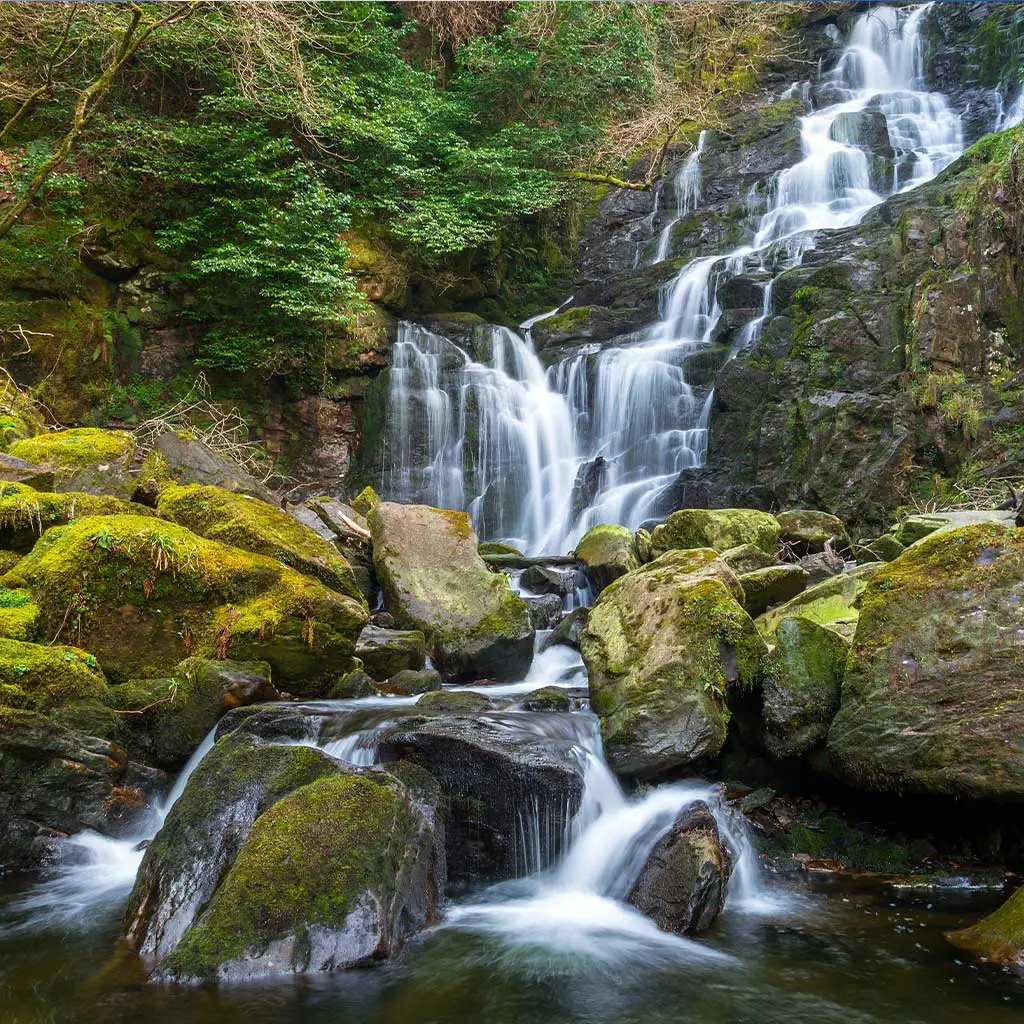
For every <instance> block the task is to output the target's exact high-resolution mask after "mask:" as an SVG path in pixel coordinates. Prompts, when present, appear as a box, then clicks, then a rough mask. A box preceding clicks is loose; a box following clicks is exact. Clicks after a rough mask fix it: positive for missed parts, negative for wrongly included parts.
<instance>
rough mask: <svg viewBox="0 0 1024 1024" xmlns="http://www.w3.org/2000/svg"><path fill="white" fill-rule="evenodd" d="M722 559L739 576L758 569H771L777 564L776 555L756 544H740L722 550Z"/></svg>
mask: <svg viewBox="0 0 1024 1024" xmlns="http://www.w3.org/2000/svg"><path fill="white" fill-rule="evenodd" d="M722 561H723V562H725V564H726V565H728V566H729V568H730V569H732V571H733V572H734V573H736V574H737V575H738V576H742V575H743V574H744V573H746V572H754V571H756V570H757V569H769V568H771V566H773V565H775V564H776V561H775V556H774V555H771V554H769V553H768V552H767V551H763V550H762V549H761V548H759V547H757V546H756V545H755V544H739V545H737V546H736V547H734V548H729V549H728V550H726V551H723V552H722Z"/></svg>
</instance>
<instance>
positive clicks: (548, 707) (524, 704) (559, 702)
mask: <svg viewBox="0 0 1024 1024" xmlns="http://www.w3.org/2000/svg"><path fill="white" fill-rule="evenodd" d="M519 706H520V707H521V708H522V709H523V710H524V711H569V710H571V708H572V699H571V698H570V697H569V694H568V693H567V692H566V691H565V690H563V689H562V688H561V687H560V686H542V687H541V688H540V689H539V690H533V691H531V692H530V693H528V694H527V695H526V696H525V697H524V698H523V699H522V700H521V701H520V703H519Z"/></svg>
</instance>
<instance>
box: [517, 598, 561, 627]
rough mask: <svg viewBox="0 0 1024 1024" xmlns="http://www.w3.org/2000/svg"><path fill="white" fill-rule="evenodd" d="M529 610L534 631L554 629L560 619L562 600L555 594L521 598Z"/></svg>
mask: <svg viewBox="0 0 1024 1024" xmlns="http://www.w3.org/2000/svg"><path fill="white" fill-rule="evenodd" d="M523 600H524V601H525V602H526V606H527V607H528V608H529V609H530V621H531V622H532V623H533V628H534V629H554V628H555V626H557V625H558V622H559V620H560V619H561V618H562V599H561V598H560V597H559V596H558V595H557V594H541V595H540V596H539V597H530V596H526V597H524V598H523Z"/></svg>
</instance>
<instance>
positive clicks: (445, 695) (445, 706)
mask: <svg viewBox="0 0 1024 1024" xmlns="http://www.w3.org/2000/svg"><path fill="white" fill-rule="evenodd" d="M494 708H495V703H494V701H493V700H491V698H490V697H485V696H484V695H483V694H482V693H475V692H474V691H473V690H431V691H430V692H429V693H425V694H423V696H422V697H421V698H420V699H419V700H418V701H416V710H417V712H422V713H423V714H431V715H479V714H480V713H481V712H483V711H493V710H494Z"/></svg>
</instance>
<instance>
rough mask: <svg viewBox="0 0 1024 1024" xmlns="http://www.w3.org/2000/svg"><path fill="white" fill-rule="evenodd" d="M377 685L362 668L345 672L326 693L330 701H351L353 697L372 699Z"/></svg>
mask: <svg viewBox="0 0 1024 1024" xmlns="http://www.w3.org/2000/svg"><path fill="white" fill-rule="evenodd" d="M376 693H377V684H376V682H375V681H374V680H373V678H372V677H371V676H369V675H368V674H367V673H366V672H365V671H364V670H363V669H362V668H354V669H353V670H352V671H351V672H346V673H345V675H343V676H342V677H341V679H339V680H338V681H337V682H336V683H335V684H334V685H333V686H332V687H331V689H330V690H329V691H328V694H327V696H328V697H330V698H331V700H352V699H353V698H355V697H373V696H374V695H375V694H376Z"/></svg>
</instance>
